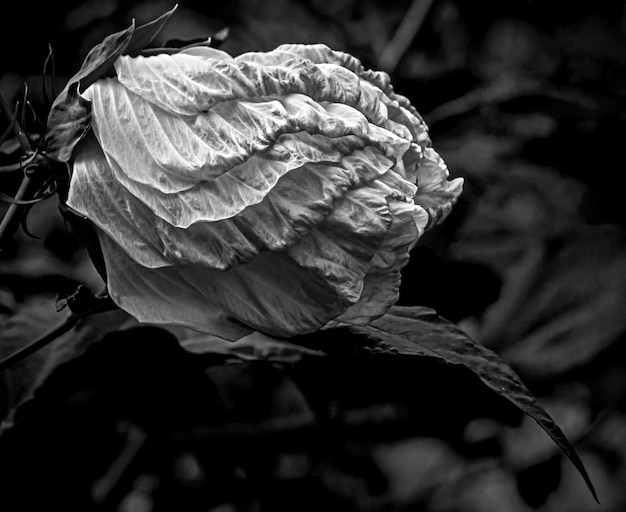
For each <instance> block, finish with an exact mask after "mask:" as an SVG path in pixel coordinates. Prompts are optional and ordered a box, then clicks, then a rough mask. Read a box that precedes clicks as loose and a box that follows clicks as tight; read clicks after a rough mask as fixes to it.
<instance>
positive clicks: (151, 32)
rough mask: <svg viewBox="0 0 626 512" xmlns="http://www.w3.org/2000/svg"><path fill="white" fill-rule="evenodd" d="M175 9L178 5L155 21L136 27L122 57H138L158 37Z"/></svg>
mask: <svg viewBox="0 0 626 512" xmlns="http://www.w3.org/2000/svg"><path fill="white" fill-rule="evenodd" d="M177 8H178V4H176V5H175V6H174V7H173V8H172V9H170V10H169V11H167V12H166V13H164V14H162V15H161V16H159V17H158V18H157V19H156V20H152V21H150V22H148V23H145V24H144V25H140V26H139V27H137V28H136V29H135V31H134V32H133V34H132V38H131V40H130V42H129V43H128V46H127V47H126V49H125V50H124V52H123V55H130V56H131V57H134V56H136V55H138V54H139V53H140V52H141V51H142V50H143V49H144V48H145V47H146V46H148V45H149V44H150V43H151V42H152V40H153V39H154V38H155V37H156V36H157V35H158V33H159V32H160V31H161V29H162V28H163V26H164V25H165V24H166V23H167V21H168V20H169V19H170V16H171V15H172V14H174V11H175V10H176V9H177Z"/></svg>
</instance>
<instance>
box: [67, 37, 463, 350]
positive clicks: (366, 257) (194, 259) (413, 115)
mask: <svg viewBox="0 0 626 512" xmlns="http://www.w3.org/2000/svg"><path fill="white" fill-rule="evenodd" d="M115 70H116V73H117V77H116V78H113V79H104V80H99V81H97V82H96V83H95V84H93V85H92V86H91V87H90V88H89V89H88V90H87V91H86V92H85V97H86V98H87V99H89V100H90V101H91V104H92V115H93V126H92V128H93V134H92V135H89V136H88V137H86V138H85V139H84V140H83V141H82V142H81V143H80V144H79V146H78V147H77V150H76V152H75V162H74V169H73V175H72V181H71V186H70V191H69V197H68V201H67V203H68V205H69V206H70V207H71V208H73V209H74V210H75V211H76V212H77V213H80V214H82V215H84V216H86V217H87V218H89V219H91V220H92V221H93V223H94V224H95V225H96V226H97V228H98V230H99V237H100V240H101V245H102V249H103V253H104V257H105V262H106V265H107V279H108V283H107V286H108V288H109V292H110V294H111V296H112V298H113V300H114V301H115V302H116V303H117V304H118V305H119V306H120V307H122V308H123V309H125V310H126V311H128V312H129V313H131V314H132V315H133V316H135V317H136V318H138V319H139V320H141V321H149V322H157V323H172V324H178V325H184V326H187V327H190V328H193V329H197V330H199V331H203V332H208V333H211V334H213V335H215V336H220V337H223V338H226V339H230V340H234V339H237V338H239V337H241V336H244V335H246V334H248V333H249V332H250V331H251V330H258V331H260V332H263V333H266V334H269V335H272V336H277V337H290V336H294V335H297V334H302V333H306V332H312V331H315V330H317V329H320V328H324V327H326V328H328V327H332V326H336V325H341V324H343V323H356V324H367V323H369V322H371V321H372V320H373V319H375V318H377V317H379V316H381V315H383V314H384V313H385V312H386V311H387V310H388V309H389V308H390V307H391V306H392V305H393V304H394V303H395V302H396V300H397V298H398V291H399V286H400V272H401V270H402V268H403V267H404V266H405V265H406V263H407V261H408V258H409V253H410V250H411V249H412V247H413V246H414V245H415V243H416V242H417V240H418V239H419V237H420V236H421V235H422V234H423V232H424V231H425V230H426V229H427V228H428V227H430V226H431V225H433V224H435V223H437V222H440V221H441V220H442V219H443V218H444V217H445V216H446V215H447V214H448V213H449V211H450V209H451V207H452V205H453V204H454V202H455V201H456V199H457V197H458V195H459V194H460V192H461V188H462V180H460V179H457V180H452V181H448V169H447V167H446V166H445V163H444V162H443V160H442V159H441V157H440V156H439V155H438V154H437V153H436V152H435V151H434V150H433V149H432V148H431V141H430V138H429V136H428V130H427V127H426V125H425V123H424V121H423V120H422V118H421V117H420V115H419V114H418V113H417V111H416V110H415V108H414V107H413V106H412V105H411V104H410V103H409V101H408V100H407V99H406V98H404V97H403V96H400V95H398V94H396V93H395V92H394V91H393V87H392V86H391V83H390V80H389V76H388V75H387V74H386V73H383V72H375V71H370V70H366V69H364V68H363V66H362V65H361V63H360V62H359V61H358V60H357V59H355V58H354V57H352V56H350V55H348V54H345V53H342V52H336V51H333V50H331V49H330V48H328V47H326V46H324V45H309V46H306V45H282V46H280V47H278V48H277V49H276V50H274V51H272V52H266V53H247V54H244V55H240V56H238V57H235V58H232V57H230V56H229V55H228V54H226V53H224V52H221V51H219V50H215V49H210V48H201V47H199V48H193V49H189V50H185V51H183V52H180V53H178V54H174V55H168V54H161V55H156V56H150V57H128V56H123V57H121V58H119V59H118V60H117V61H116V62H115Z"/></svg>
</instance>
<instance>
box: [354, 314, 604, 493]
mask: <svg viewBox="0 0 626 512" xmlns="http://www.w3.org/2000/svg"><path fill="white" fill-rule="evenodd" d="M350 330H351V331H353V332H355V333H357V334H360V335H362V336H363V337H364V338H365V339H366V343H365V344H364V345H363V346H362V348H361V350H363V351H367V352H370V353H371V352H373V351H375V352H379V353H382V354H385V353H388V354H398V355H416V356H427V357H433V358H437V359H440V360H442V361H444V362H446V363H448V364H454V365H462V366H465V367H466V368H468V369H469V370H471V371H472V372H474V373H475V374H476V375H478V377H480V379H481V380H482V381H483V382H484V383H485V384H486V385H487V386H488V387H489V388H491V389H492V390H493V391H495V392H496V393H498V394H499V395H500V396H502V397H504V398H506V399H507V400H509V401H510V402H511V403H512V404H514V405H515V406H516V407H518V408H519V409H520V410H521V411H523V412H524V413H525V414H527V415H528V416H530V417H531V418H533V419H534V420H535V421H536V422H537V423H538V424H539V426H540V427H541V428H543V430H544V431H545V432H546V433H547V434H548V435H549V436H550V437H551V438H552V439H553V440H554V442H555V443H556V444H557V445H558V446H559V447H560V448H561V449H562V450H563V452H564V453H565V454H566V455H567V456H568V457H569V459H570V460H571V461H572V463H573V464H574V466H576V468H577V469H578V471H579V472H580V474H581V475H582V477H583V479H584V480H585V483H586V484H587V486H588V487H589V489H590V490H591V493H592V494H593V496H594V498H596V500H597V496H596V492H595V489H594V487H593V484H592V483H591V480H590V479H589V476H588V474H587V471H586V470H585V467H584V466H583V463H582V461H581V460H580V458H579V457H578V455H577V453H576V451H575V450H574V447H573V446H572V445H571V443H570V442H569V441H568V439H567V438H566V437H565V434H564V433H563V432H562V431H561V429H560V428H559V426H558V425H557V424H556V423H555V422H554V420H553V419H552V418H551V417H550V415H549V414H548V413H547V412H546V411H545V410H544V409H543V408H542V407H541V405H540V404H539V403H538V402H537V400H536V399H535V397H534V396H533V395H532V394H531V392H530V391H529V390H528V389H527V388H526V386H525V385H524V384H523V383H522V381H521V380H520V379H519V377H518V376H517V374H516V373H515V372H514V371H513V370H512V369H511V368H510V367H509V366H508V365H507V364H506V363H504V362H503V361H502V360H501V359H500V358H499V357H498V356H497V355H496V354H495V353H494V352H492V351H491V350H489V349H487V348H485V347H483V346H482V345H480V344H478V343H476V342H475V341H473V340H472V339H470V338H469V337H468V336H467V335H466V334H465V333H464V332H463V331H462V330H460V329H459V328H458V327H456V326H455V325H454V324H452V323H450V322H448V321H447V320H445V319H443V318H441V317H439V316H438V315H437V314H436V313H435V312H434V311H433V310H431V309H427V308H420V307H412V308H408V307H400V306H396V307H394V308H392V309H391V311H390V312H389V313H387V314H386V315H384V316H383V317H382V318H379V319H378V320H376V321H374V322H373V323H372V324H371V325H369V326H367V327H357V326H352V327H350Z"/></svg>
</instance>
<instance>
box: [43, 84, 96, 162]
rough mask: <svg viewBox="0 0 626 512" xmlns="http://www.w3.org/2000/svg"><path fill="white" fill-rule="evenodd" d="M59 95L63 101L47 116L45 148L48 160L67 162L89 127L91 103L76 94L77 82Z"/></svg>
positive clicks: (56, 103)
mask: <svg viewBox="0 0 626 512" xmlns="http://www.w3.org/2000/svg"><path fill="white" fill-rule="evenodd" d="M61 95H62V96H63V101H58V102H55V104H54V106H53V107H52V109H51V110H50V114H49V116H48V130H47V132H46V137H45V146H46V154H47V155H48V156H49V157H50V158H53V159H55V160H57V161H59V162H67V161H68V160H69V159H70V157H71V156H72V152H73V151H74V147H76V144H78V142H79V141H80V140H81V139H82V138H83V137H84V136H85V134H86V133H87V130H89V127H90V126H91V103H90V102H89V101H87V100H86V99H84V98H83V97H82V96H81V95H80V94H78V82H74V83H73V84H72V85H71V86H69V87H68V88H67V89H66V90H65V91H63V92H62V93H61ZM60 97H61V96H59V97H58V98H60ZM58 98H57V99H58Z"/></svg>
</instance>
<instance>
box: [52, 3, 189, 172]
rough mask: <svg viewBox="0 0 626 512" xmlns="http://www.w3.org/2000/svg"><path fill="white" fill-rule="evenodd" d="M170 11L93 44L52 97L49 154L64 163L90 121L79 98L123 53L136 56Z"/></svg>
mask: <svg viewBox="0 0 626 512" xmlns="http://www.w3.org/2000/svg"><path fill="white" fill-rule="evenodd" d="M176 7H177V6H175V7H174V8H173V9H172V10H170V11H168V12H166V13H165V14H163V15H161V16H160V17H158V18H157V19H156V20H154V21H151V22H150V23H146V24H145V25H141V26H140V27H137V28H135V21H134V20H133V22H132V23H131V25H130V27H128V28H127V29H126V30H122V31H120V32H116V33H115V34H111V35H109V36H107V37H106V38H105V39H104V40H103V41H102V42H101V43H100V44H98V45H96V46H94V47H93V48H92V49H91V51H90V52H89V54H88V55H87V57H86V58H85V60H84V62H83V65H82V67H81V69H80V70H79V71H78V73H76V74H75V75H74V76H73V77H72V78H70V80H69V81H68V83H67V85H66V86H65V89H64V90H63V91H62V92H61V94H59V95H58V96H57V98H56V99H55V100H54V103H53V105H52V108H51V109H50V114H49V116H48V131H47V133H46V137H45V147H46V152H47V154H48V156H49V157H51V158H53V159H55V160H58V161H60V162H67V161H68V160H69V159H70V157H71V156H72V151H73V149H74V147H75V146H76V144H77V143H78V142H79V141H80V140H81V139H82V137H83V136H84V135H85V133H86V132H87V130H88V129H89V127H90V123H91V104H90V102H88V101H86V100H85V99H84V98H82V97H81V95H80V92H81V91H84V90H86V89H87V88H88V87H89V86H90V85H91V84H93V83H94V82H95V81H96V80H98V79H100V78H102V77H103V76H104V75H105V74H106V73H107V72H108V71H109V70H110V69H111V68H112V66H113V62H114V61H115V60H116V59H117V58H118V57H120V56H121V55H123V54H129V55H136V54H137V53H138V52H139V51H141V50H142V49H143V48H144V47H145V46H146V45H147V44H149V43H150V42H151V41H152V40H153V39H154V37H155V36H156V35H157V34H158V33H159V31H160V30H161V28H163V25H165V23H166V22H167V20H168V19H169V17H170V16H171V15H172V13H173V12H174V10H176Z"/></svg>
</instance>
